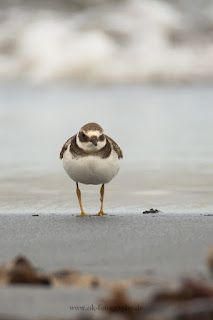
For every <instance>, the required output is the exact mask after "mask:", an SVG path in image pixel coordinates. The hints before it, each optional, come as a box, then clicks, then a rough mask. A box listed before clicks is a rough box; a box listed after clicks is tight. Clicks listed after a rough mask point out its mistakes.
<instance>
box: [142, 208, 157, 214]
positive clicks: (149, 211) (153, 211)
mask: <svg viewBox="0 0 213 320" xmlns="http://www.w3.org/2000/svg"><path fill="white" fill-rule="evenodd" d="M158 212H160V211H159V210H158V209H153V208H151V209H150V210H146V211H144V212H143V213H145V214H147V213H158Z"/></svg>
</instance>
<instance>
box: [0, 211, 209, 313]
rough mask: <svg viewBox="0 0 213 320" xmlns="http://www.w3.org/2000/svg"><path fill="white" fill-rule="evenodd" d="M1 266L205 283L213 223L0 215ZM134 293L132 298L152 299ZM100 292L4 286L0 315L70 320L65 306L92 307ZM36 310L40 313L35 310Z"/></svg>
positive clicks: (176, 217)
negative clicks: (19, 262) (21, 258)
mask: <svg viewBox="0 0 213 320" xmlns="http://www.w3.org/2000/svg"><path fill="white" fill-rule="evenodd" d="M0 229H1V232H0V243H1V257H0V263H1V264H2V263H3V262H5V261H8V260H10V259H11V258H13V257H14V256H16V255H17V254H22V255H25V256H27V257H28V258H29V259H30V260H31V261H32V262H33V264H34V265H35V266H36V267H39V268H41V269H42V270H45V271H54V270H57V269H60V268H64V267H72V268H74V269H76V270H79V271H80V272H82V273H84V274H92V275H99V276H104V277H106V278H109V279H128V278H137V277H141V278H145V277H148V278H150V275H151V278H152V277H155V278H156V279H161V281H165V282H166V281H168V282H170V281H171V282H175V281H177V280H178V279H180V278H181V277H183V276H187V275H190V276H196V277H197V276H199V277H200V276H201V277H202V276H203V277H206V276H208V271H207V266H206V255H207V251H208V248H209V245H211V244H212V240H213V239H212V230H213V217H212V216H210V215H205V214H191V215H189V214H163V213H157V214H147V215H145V214H129V215H122V214H120V215H119V214H116V215H114V216H107V217H86V218H77V217H76V216H74V215H63V214H62V215H59V214H40V215H39V216H35V217H34V216H32V215H31V214H23V215H18V214H13V215H1V227H0ZM150 292H151V291H150V288H149V287H141V288H135V287H133V288H131V290H130V294H131V296H132V297H137V298H142V297H144V296H147V295H148V294H150ZM103 296H106V292H105V291H104V290H103V289H99V288H96V289H86V288H78V287H75V286H70V287H67V288H52V289H50V288H46V287H45V288H43V287H42V288H39V287H38V288H32V287H26V286H25V287H24V286H22V287H19V286H18V287H7V288H2V287H1V289H0V310H1V313H2V314H10V315H20V316H22V317H29V318H36V317H44V316H54V317H60V316H61V317H62V316H63V317H68V316H70V317H71V316H72V315H74V314H76V313H78V311H76V310H70V306H72V305H73V306H81V305H86V306H88V305H90V304H97V303H98V301H99V299H100V297H103ZM38 306H39V307H38Z"/></svg>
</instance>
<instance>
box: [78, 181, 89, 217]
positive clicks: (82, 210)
mask: <svg viewBox="0 0 213 320" xmlns="http://www.w3.org/2000/svg"><path fill="white" fill-rule="evenodd" d="M76 193H77V197H78V202H79V205H80V208H81V214H79V215H77V217H84V216H90V214H86V213H85V212H84V209H83V206H82V202H81V191H80V189H79V187H78V182H76Z"/></svg>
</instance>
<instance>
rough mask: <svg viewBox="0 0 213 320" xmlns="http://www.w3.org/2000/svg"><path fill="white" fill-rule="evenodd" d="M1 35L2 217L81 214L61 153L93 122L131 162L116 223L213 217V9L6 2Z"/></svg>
mask: <svg viewBox="0 0 213 320" xmlns="http://www.w3.org/2000/svg"><path fill="white" fill-rule="evenodd" d="M0 28H1V33H0V144H1V157H0V165H1V171H0V178H1V182H0V200H1V205H0V212H1V213H5V212H6V213H7V212H8V213H22V212H23V213H26V212H29V213H51V212H57V213H76V212H79V209H78V203H77V198H76V195H75V184H74V183H73V182H72V181H71V180H70V179H69V178H68V177H67V176H66V174H65V172H64V171H63V168H62V166H61V163H60V160H59V152H60V149H61V147H62V145H63V143H64V142H65V141H66V139H67V138H69V137H70V136H72V135H73V134H75V133H76V132H77V131H78V130H79V128H80V127H81V126H82V125H84V124H85V123H87V122H90V121H94V122H98V123H99V124H100V125H102V126H103V128H104V129H105V132H106V133H107V134H109V135H110V136H112V137H113V138H114V139H115V140H116V141H117V142H118V143H119V145H120V146H121V148H122V149H123V151H124V160H123V161H122V164H121V171H120V173H119V175H118V177H117V178H116V179H114V180H113V181H112V182H111V183H110V184H109V185H107V188H106V199H105V200H106V201H105V207H106V211H107V212H112V213H129V212H131V213H132V212H133V213H134V212H135V213H136V212H137V213H139V212H142V211H143V210H145V209H149V208H151V207H157V208H158V209H160V210H162V211H164V212H173V213H175V212H182V213H184V212H190V213H209V212H212V207H213V205H212V191H213V182H212V173H213V164H212V163H213V161H212V160H213V130H212V119H213V107H212V104H213V91H212V80H213V4H212V1H210V0H209V1H208V0H202V1H200V0H184V1H183V0H175V1H174V0H173V1H162V0H161V1H160V0H156V1H153V0H147V1H145V0H123V1H120V0H117V1H116V0H108V1H105V0H89V1H88V0H87V1H86V0H78V1H76V0H70V1H68V0H64V1H45V0H44V1H27V2H26V1H18V0H17V1H12V0H7V1H6V0H5V1H1V3H0ZM81 187H82V190H83V199H84V200H83V201H84V203H85V211H88V210H89V211H90V212H94V211H95V212H97V211H98V209H99V188H98V187H86V186H81ZM84 191H85V192H84ZM86 209H88V210H86Z"/></svg>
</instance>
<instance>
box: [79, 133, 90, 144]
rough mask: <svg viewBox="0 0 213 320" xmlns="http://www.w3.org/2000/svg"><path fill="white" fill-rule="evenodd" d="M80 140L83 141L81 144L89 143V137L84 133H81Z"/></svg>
mask: <svg viewBox="0 0 213 320" xmlns="http://www.w3.org/2000/svg"><path fill="white" fill-rule="evenodd" d="M78 136H79V140H80V141H81V142H88V139H89V138H88V137H87V135H86V134H85V133H84V132H79V135H78Z"/></svg>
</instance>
